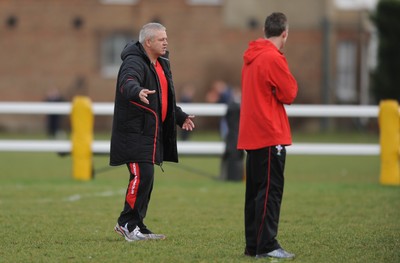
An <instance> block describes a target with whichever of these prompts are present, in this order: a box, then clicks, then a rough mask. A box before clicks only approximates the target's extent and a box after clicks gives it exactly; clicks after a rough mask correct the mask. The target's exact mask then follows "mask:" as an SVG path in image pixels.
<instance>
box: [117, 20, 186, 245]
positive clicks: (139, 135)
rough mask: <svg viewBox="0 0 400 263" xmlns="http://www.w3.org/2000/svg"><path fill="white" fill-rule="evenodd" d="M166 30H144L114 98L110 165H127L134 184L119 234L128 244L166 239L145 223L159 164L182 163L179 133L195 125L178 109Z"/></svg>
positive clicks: (131, 48)
mask: <svg viewBox="0 0 400 263" xmlns="http://www.w3.org/2000/svg"><path fill="white" fill-rule="evenodd" d="M167 45H168V42H167V33H166V28H165V27H164V26H163V25H161V24H159V23H149V24H146V25H144V26H143V28H142V29H141V31H140V33H139V41H138V42H136V43H134V42H130V43H129V44H128V45H127V46H126V47H125V48H124V50H123V51H122V54H121V58H122V60H123V62H122V65H121V67H120V70H119V73H118V80H117V85H116V92H115V105H114V119H113V128H112V136H111V151H110V165H113V166H115V165H123V164H124V165H126V166H127V167H128V170H129V173H130V178H129V184H128V188H127V191H126V196H125V203H124V209H123V210H122V212H121V214H120V216H119V218H118V222H117V225H116V226H115V228H114V230H115V231H116V232H117V233H118V234H120V235H121V236H123V237H125V239H126V240H127V241H137V240H146V239H164V238H165V236H164V235H161V234H154V233H152V232H151V231H150V230H149V229H148V228H147V227H146V226H145V224H144V223H143V220H144V218H145V216H146V212H147V207H148V204H149V201H150V196H151V192H152V189H153V181H154V164H157V165H160V166H161V165H162V162H163V161H171V162H178V151H177V144H176V136H177V128H176V125H179V126H180V127H182V129H184V130H187V131H191V130H193V128H194V123H193V121H192V119H193V118H194V116H192V115H188V114H186V113H184V112H183V111H182V109H181V108H180V107H178V106H177V105H176V100H175V91H174V86H173V81H172V74H171V70H170V63H169V60H168V51H167Z"/></svg>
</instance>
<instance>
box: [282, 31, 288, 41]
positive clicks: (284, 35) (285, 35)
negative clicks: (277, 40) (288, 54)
mask: <svg viewBox="0 0 400 263" xmlns="http://www.w3.org/2000/svg"><path fill="white" fill-rule="evenodd" d="M281 36H282V38H283V39H286V38H287V37H288V31H287V30H285V31H283V32H282V34H281Z"/></svg>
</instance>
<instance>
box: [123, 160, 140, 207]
mask: <svg viewBox="0 0 400 263" xmlns="http://www.w3.org/2000/svg"><path fill="white" fill-rule="evenodd" d="M129 169H130V172H131V174H134V175H135V178H134V179H133V180H132V181H131V182H130V183H129V186H128V191H127V193H126V202H128V204H129V206H130V207H131V208H132V209H133V208H134V207H135V203H136V198H137V192H138V188H139V183H140V169H139V165H138V164H137V163H129Z"/></svg>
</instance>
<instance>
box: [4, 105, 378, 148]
mask: <svg viewBox="0 0 400 263" xmlns="http://www.w3.org/2000/svg"><path fill="white" fill-rule="evenodd" d="M92 106H93V112H94V114H95V115H112V114H113V107H114V106H113V104H112V103H93V105H92ZM180 106H181V107H182V109H183V110H184V111H185V112H187V113H188V114H193V115H196V116H223V115H224V114H225V112H226V105H224V104H208V103H207V104H206V103H189V104H184V103H182V104H180ZM286 110H287V113H288V115H289V116H290V117H329V118H332V117H345V118H377V117H378V113H379V108H378V106H359V105H290V106H287V107H286ZM70 112H71V104H70V103H67V102H62V103H48V102H47V103H46V102H0V114H28V115H29V114H51V113H52V114H64V115H67V114H70ZM71 148H72V147H71V142H70V141H69V140H0V151H28V152H68V153H69V152H71ZM92 150H93V152H94V153H109V141H94V142H93V144H92ZM224 150H225V144H224V143H223V142H193V141H190V142H178V151H179V153H180V154H185V155H221V154H223V153H224ZM287 150H288V153H289V154H316V155H379V153H380V147H379V145H378V144H342V143H340V144H339V143H323V144H321V143H295V144H293V145H292V146H290V147H288V148H287Z"/></svg>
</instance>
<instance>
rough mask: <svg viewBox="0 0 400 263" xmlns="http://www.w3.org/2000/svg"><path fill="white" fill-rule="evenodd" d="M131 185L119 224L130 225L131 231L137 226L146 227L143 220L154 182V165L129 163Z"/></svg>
mask: <svg viewBox="0 0 400 263" xmlns="http://www.w3.org/2000/svg"><path fill="white" fill-rule="evenodd" d="M127 167H128V170H129V174H130V176H129V184H128V188H127V190H126V195H125V203H124V209H123V210H122V212H121V214H120V216H119V218H118V224H119V225H120V226H125V224H126V223H128V229H129V231H132V230H133V229H135V227H136V226H139V227H140V228H142V227H143V226H144V224H143V219H144V218H145V216H146V213H147V207H148V205H149V202H150V196H151V192H152V190H153V182H154V165H153V164H152V163H128V164H127Z"/></svg>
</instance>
